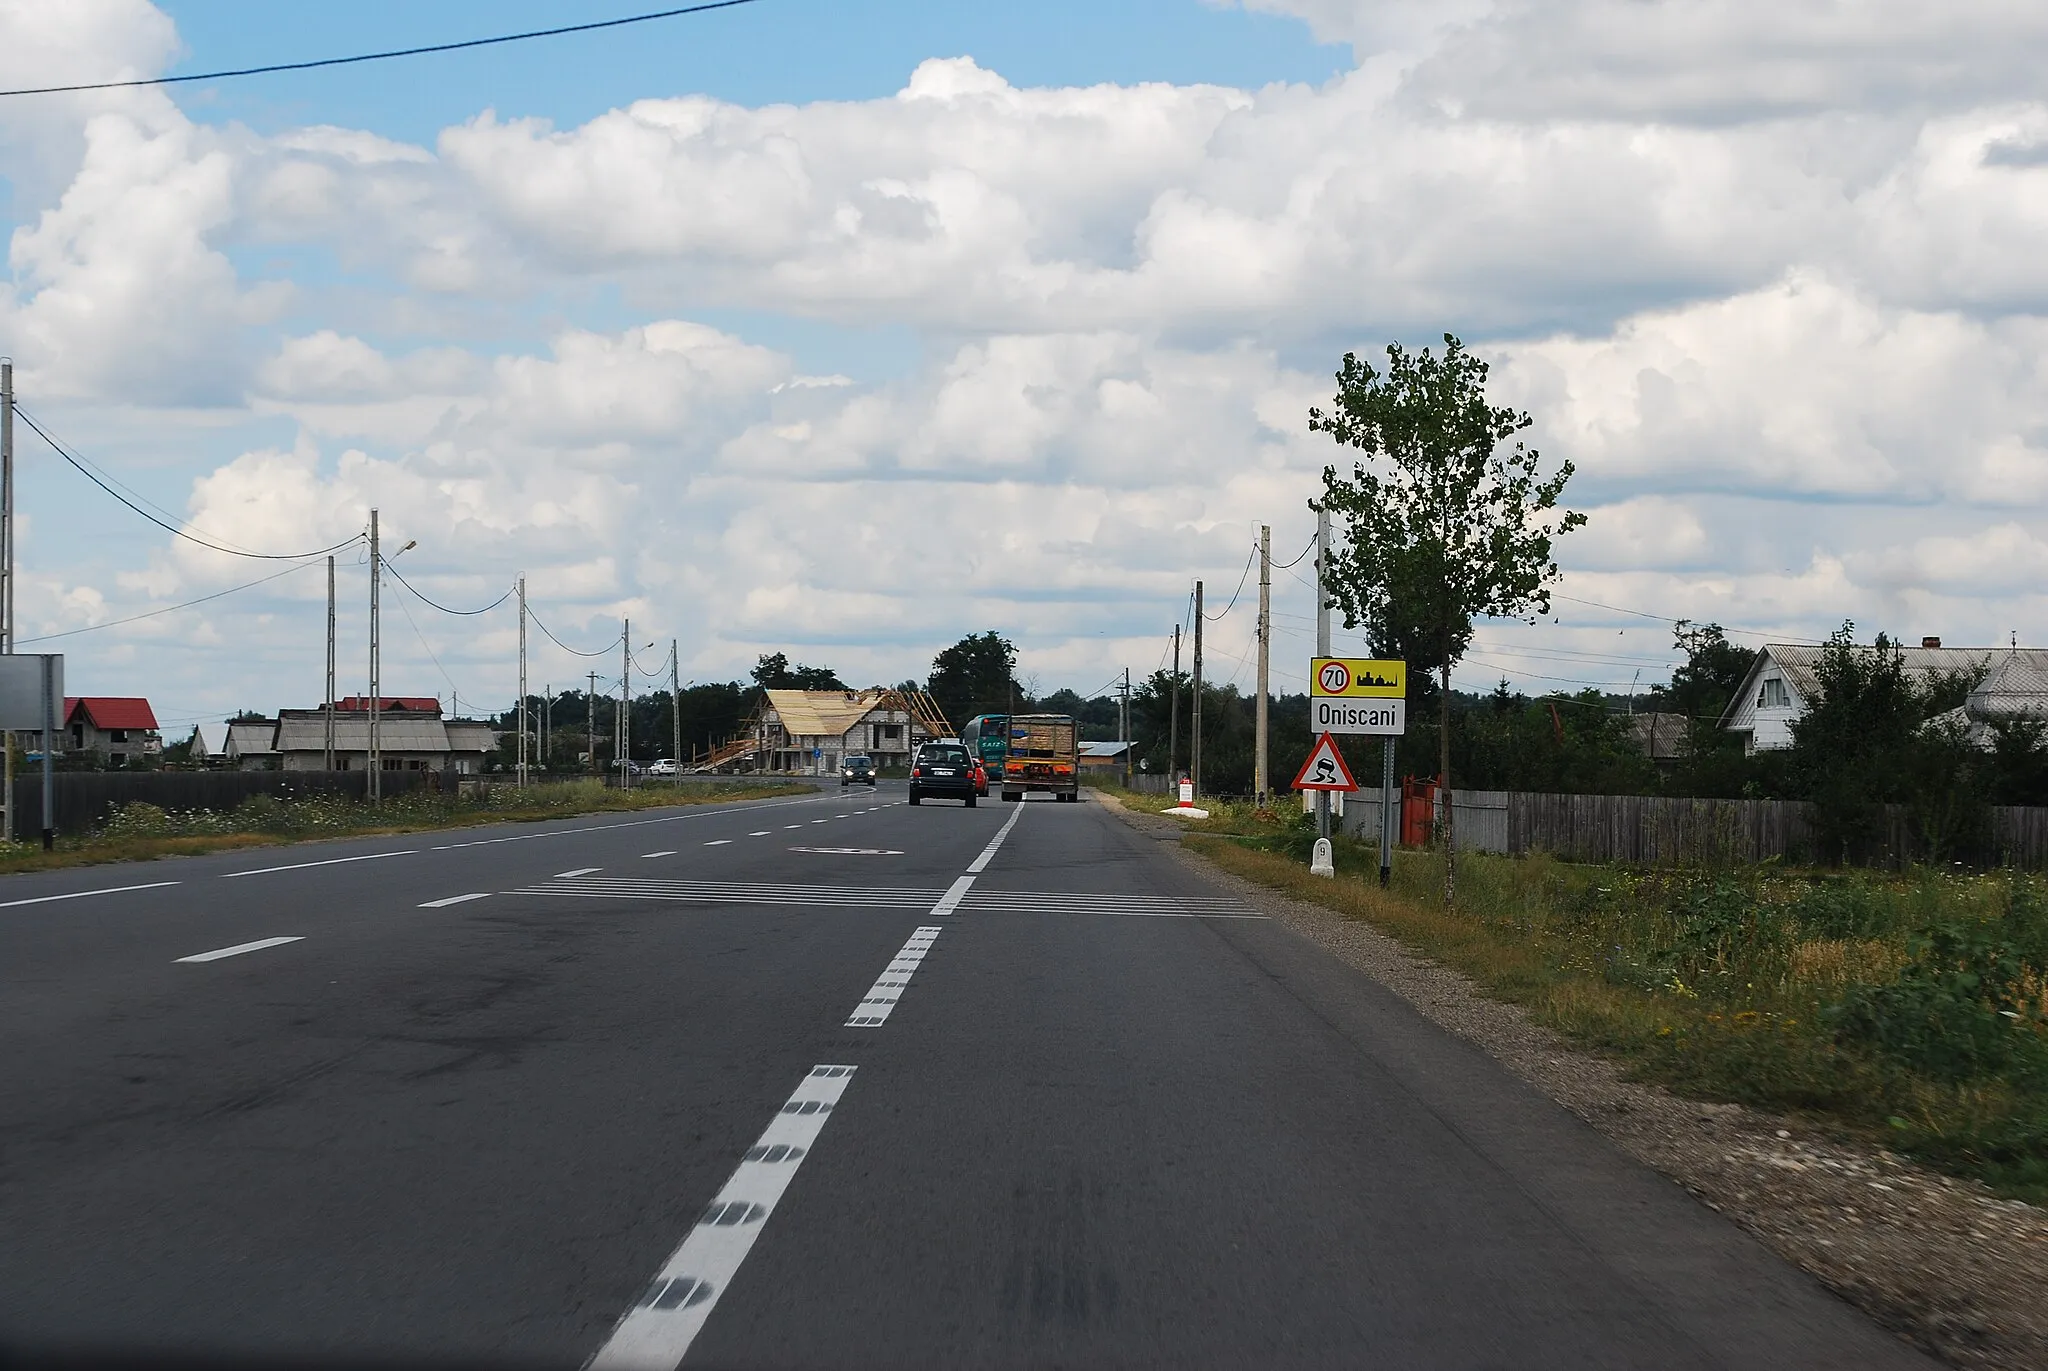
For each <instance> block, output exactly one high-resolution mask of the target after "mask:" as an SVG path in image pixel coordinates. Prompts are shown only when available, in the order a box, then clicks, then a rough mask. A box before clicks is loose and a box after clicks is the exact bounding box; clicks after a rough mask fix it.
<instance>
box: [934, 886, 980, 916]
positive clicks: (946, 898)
mask: <svg viewBox="0 0 2048 1371" xmlns="http://www.w3.org/2000/svg"><path fill="white" fill-rule="evenodd" d="M973 888H974V877H972V876H962V877H961V878H960V879H959V880H957V881H955V882H953V885H952V888H951V889H949V890H947V891H946V893H945V894H943V895H941V896H939V902H938V903H937V904H935V905H933V906H932V917H933V918H934V919H939V918H944V917H945V916H946V915H948V914H951V913H952V912H953V911H954V910H956V909H958V908H959V907H960V901H962V900H964V899H966V898H967V892H968V891H970V890H972V889H973Z"/></svg>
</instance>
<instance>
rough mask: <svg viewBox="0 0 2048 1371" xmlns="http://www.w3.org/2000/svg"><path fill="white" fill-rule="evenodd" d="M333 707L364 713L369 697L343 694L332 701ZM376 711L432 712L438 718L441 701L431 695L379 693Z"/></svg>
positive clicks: (367, 710) (383, 712)
mask: <svg viewBox="0 0 2048 1371" xmlns="http://www.w3.org/2000/svg"><path fill="white" fill-rule="evenodd" d="M334 707H335V708H336V709H337V710H342V709H348V710H361V711H363V712H364V713H368V712H369V709H370V697H369V696H367V695H348V696H344V697H343V698H342V699H339V700H336V701H335V702H334ZM377 712H378V713H379V714H397V713H405V714H432V715H434V716H435V717H436V718H438V717H440V714H441V702H440V701H439V700H438V699H436V698H435V697H434V696H432V695H379V696H378V697H377Z"/></svg>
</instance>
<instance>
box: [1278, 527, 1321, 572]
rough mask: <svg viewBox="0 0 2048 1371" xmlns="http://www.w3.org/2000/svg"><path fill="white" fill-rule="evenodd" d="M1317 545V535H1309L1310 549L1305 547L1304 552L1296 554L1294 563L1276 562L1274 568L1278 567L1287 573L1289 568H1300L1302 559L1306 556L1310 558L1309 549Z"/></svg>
mask: <svg viewBox="0 0 2048 1371" xmlns="http://www.w3.org/2000/svg"><path fill="white" fill-rule="evenodd" d="M1315 545H1316V535H1315V534H1313V533H1311V534H1309V535H1308V547H1304V548H1303V549H1302V550H1301V551H1300V552H1298V553H1296V554H1295V556H1294V560H1293V561H1291V562H1275V563H1273V565H1274V566H1276V567H1278V568H1279V569H1280V570H1282V571H1285V570H1287V568H1289V567H1291V566H1299V565H1300V564H1301V559H1302V558H1304V557H1306V556H1308V549H1309V548H1311V547H1314V546H1315Z"/></svg>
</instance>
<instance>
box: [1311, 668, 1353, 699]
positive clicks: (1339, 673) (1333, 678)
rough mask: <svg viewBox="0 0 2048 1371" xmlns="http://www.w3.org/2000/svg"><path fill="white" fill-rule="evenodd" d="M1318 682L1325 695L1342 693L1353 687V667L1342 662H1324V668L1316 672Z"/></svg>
mask: <svg viewBox="0 0 2048 1371" xmlns="http://www.w3.org/2000/svg"><path fill="white" fill-rule="evenodd" d="M1316 684H1317V685H1319V686H1321V687H1322V688H1323V693H1324V694H1325V695H1342V694H1343V693H1344V692H1345V691H1347V690H1349V689H1351V668H1349V667H1347V666H1345V665H1344V663H1342V662H1324V663H1323V669H1322V670H1321V671H1318V672H1317V673H1316Z"/></svg>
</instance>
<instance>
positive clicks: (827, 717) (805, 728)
mask: <svg viewBox="0 0 2048 1371" xmlns="http://www.w3.org/2000/svg"><path fill="white" fill-rule="evenodd" d="M765 693H766V694H767V696H768V707H769V708H770V709H773V710H774V711H775V717H776V718H777V719H778V720H780V721H781V723H782V731H783V732H785V733H787V734H789V735H790V736H791V737H801V738H820V737H822V738H833V737H838V736H839V735H840V734H842V733H845V732H846V731H847V730H848V729H850V728H852V727H853V726H854V725H855V724H857V723H859V722H860V721H861V720H862V719H865V718H866V717H867V716H868V715H869V714H871V713H873V712H874V711H875V708H876V707H877V706H878V705H880V704H881V703H882V702H883V699H884V698H885V697H886V696H887V695H888V693H889V692H888V691H886V690H878V689H874V688H870V689H867V690H770V691H767V692H765Z"/></svg>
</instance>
